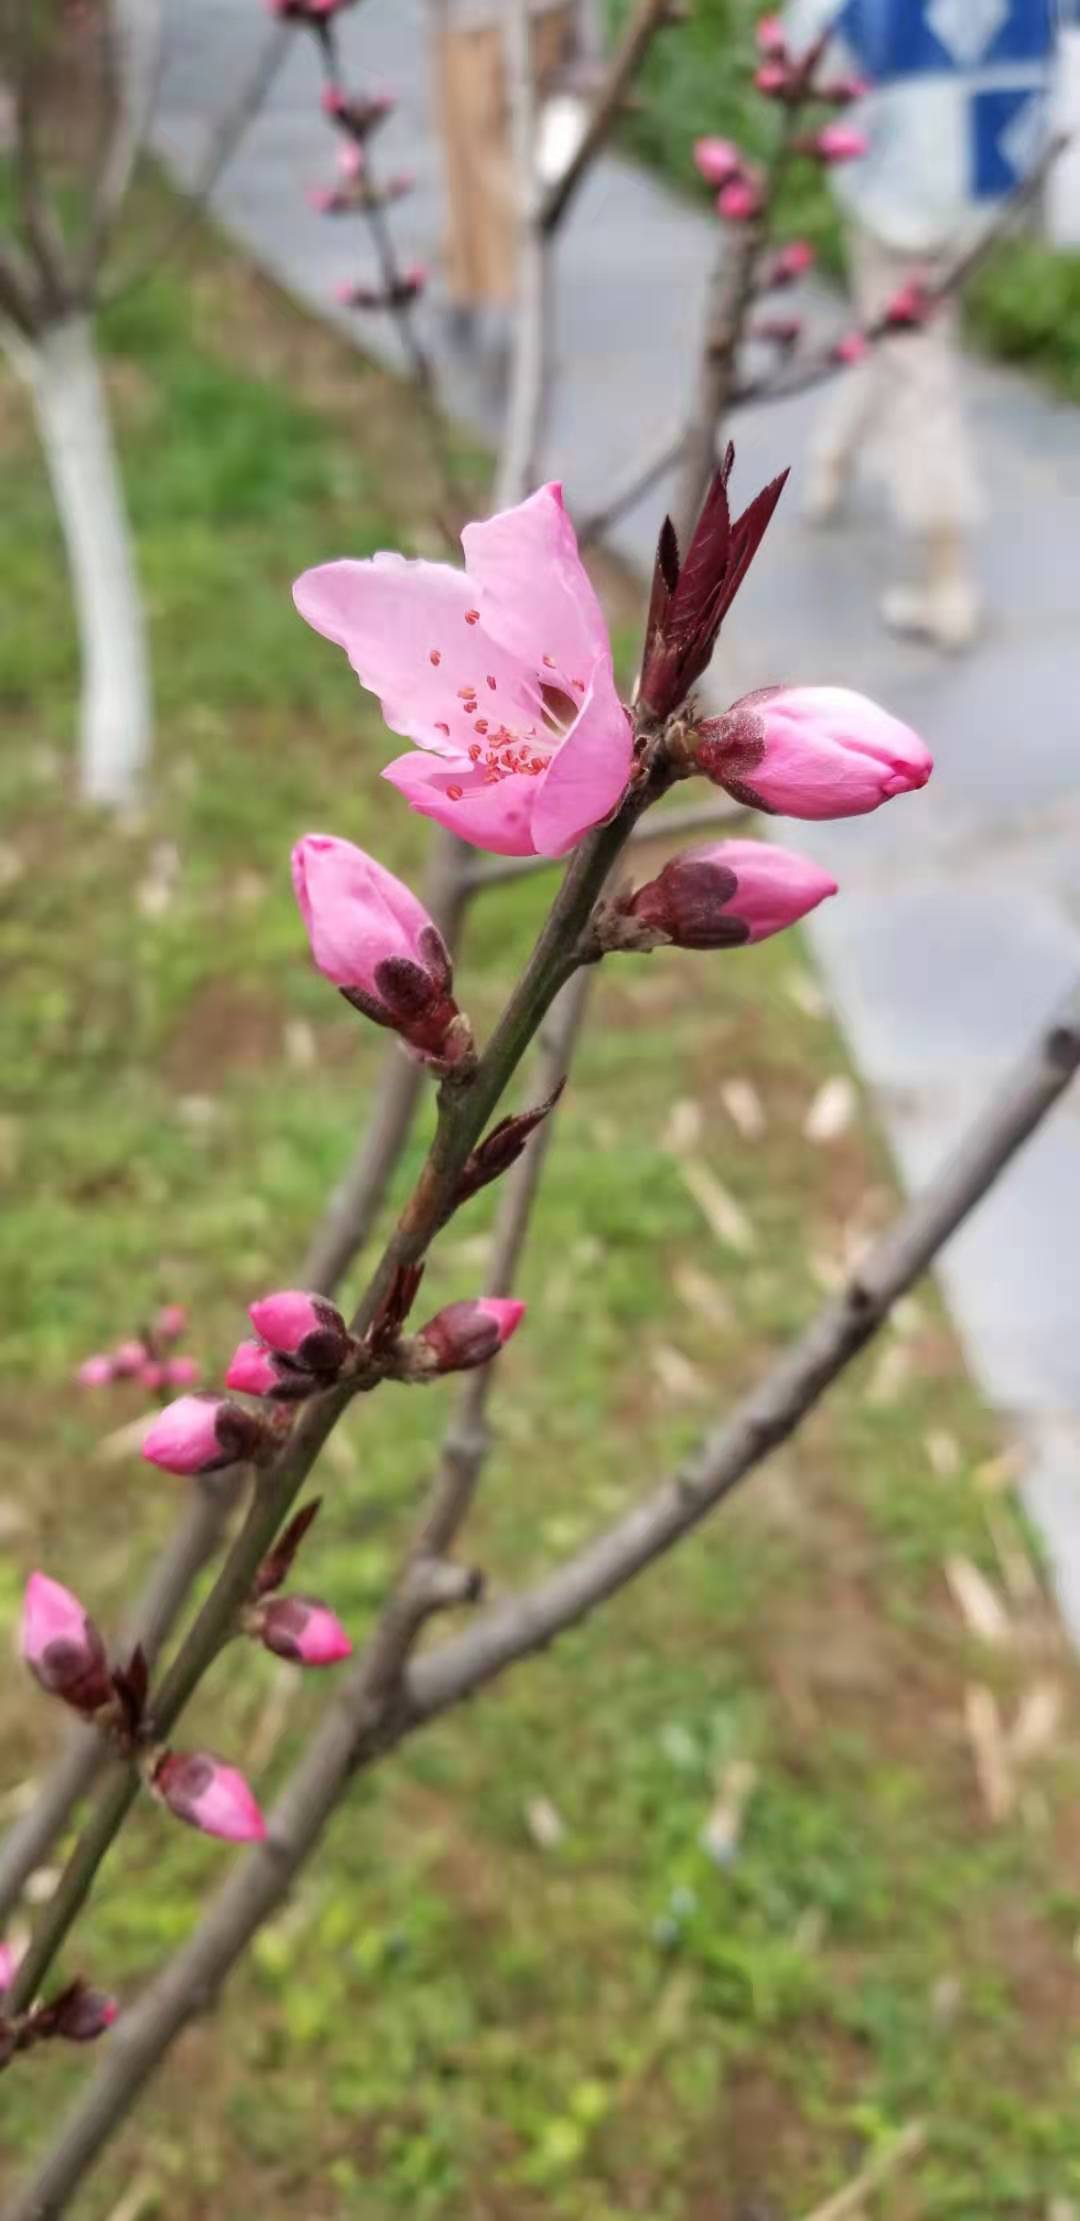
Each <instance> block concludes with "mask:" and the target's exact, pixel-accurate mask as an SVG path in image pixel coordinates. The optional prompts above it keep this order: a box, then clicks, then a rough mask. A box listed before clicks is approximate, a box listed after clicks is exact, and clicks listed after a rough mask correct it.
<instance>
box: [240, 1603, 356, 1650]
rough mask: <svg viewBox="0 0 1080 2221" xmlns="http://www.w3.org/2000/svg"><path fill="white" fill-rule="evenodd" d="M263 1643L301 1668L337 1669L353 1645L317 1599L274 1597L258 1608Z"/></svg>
mask: <svg viewBox="0 0 1080 2221" xmlns="http://www.w3.org/2000/svg"><path fill="white" fill-rule="evenodd" d="M256 1620H257V1626H258V1635H259V1641H260V1642H261V1643H263V1644H264V1645H265V1647H266V1649H267V1650H272V1651H273V1652H274V1654H275V1656H276V1657H278V1658H291V1659H293V1660H294V1661H295V1663H296V1664H297V1665H298V1666H336V1665H338V1664H339V1663H340V1661H341V1659H343V1658H348V1657H349V1656H350V1654H351V1651H352V1644H351V1642H350V1641H349V1637H348V1636H347V1634H346V1633H345V1629H344V1628H343V1626H342V1624H341V1621H340V1620H339V1619H337V1618H336V1617H335V1615H334V1613H333V1612H332V1611H331V1610H330V1607H329V1605H328V1604H320V1603H319V1601H318V1599H317V1598H315V1597H313V1596H272V1597H269V1598H268V1599H267V1601H266V1602H265V1603H264V1604H261V1605H260V1606H259V1607H258V1610H257V1614H256Z"/></svg>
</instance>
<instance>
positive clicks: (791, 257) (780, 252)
mask: <svg viewBox="0 0 1080 2221" xmlns="http://www.w3.org/2000/svg"><path fill="white" fill-rule="evenodd" d="M813 265H814V250H813V248H812V246H811V245H810V242H809V240H808V239H789V240H788V243H787V246H786V247H779V248H778V249H777V251H776V253H775V254H774V256H773V258H772V261H771V262H770V263H769V265H768V268H767V270H766V273H765V279H764V283H765V285H766V287H769V286H775V285H793V284H794V282H795V280H796V278H802V277H805V275H806V272H807V271H808V270H811V269H812V268H813Z"/></svg>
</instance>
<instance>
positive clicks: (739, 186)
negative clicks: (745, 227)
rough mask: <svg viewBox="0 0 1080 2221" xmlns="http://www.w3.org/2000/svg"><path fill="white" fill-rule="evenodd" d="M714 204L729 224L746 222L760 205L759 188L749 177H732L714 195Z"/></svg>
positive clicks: (756, 211)
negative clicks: (728, 183) (729, 181)
mask: <svg viewBox="0 0 1080 2221" xmlns="http://www.w3.org/2000/svg"><path fill="white" fill-rule="evenodd" d="M716 206H717V209H718V210H719V213H720V215H721V216H723V217H724V219H725V221H726V222H727V223H729V224H747V223H749V222H750V220H751V218H752V217H754V216H756V215H757V213H758V211H759V209H760V207H761V189H760V187H759V186H757V185H755V184H754V182H753V180H752V179H751V178H749V177H733V178H732V180H731V183H730V185H725V186H724V187H723V188H722V190H721V191H720V192H719V193H718V194H717V196H716Z"/></svg>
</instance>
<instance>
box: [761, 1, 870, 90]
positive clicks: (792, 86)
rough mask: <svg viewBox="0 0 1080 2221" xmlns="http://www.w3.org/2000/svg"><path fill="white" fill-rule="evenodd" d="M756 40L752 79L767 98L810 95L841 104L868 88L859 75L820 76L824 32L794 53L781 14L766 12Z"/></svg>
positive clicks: (825, 42)
mask: <svg viewBox="0 0 1080 2221" xmlns="http://www.w3.org/2000/svg"><path fill="white" fill-rule="evenodd" d="M757 44H758V53H759V55H760V57H761V59H760V61H759V63H758V66H757V69H756V71H755V73H754V83H755V85H756V86H757V89H758V91H759V92H760V93H764V94H765V95H766V98H767V99H770V100H785V101H789V102H791V103H792V104H794V103H796V102H799V101H803V100H806V99H808V98H810V97H813V99H814V100H820V101H825V102H827V103H828V104H829V106H830V107H836V108H843V107H846V106H847V105H848V104H849V103H850V102H851V101H853V100H861V99H862V97H863V94H864V93H865V92H866V90H867V87H866V84H865V83H864V81H863V79H862V78H861V77H854V76H850V75H841V76H838V77H831V78H827V79H826V78H822V77H819V75H818V71H819V68H820V65H821V60H822V56H823V55H824V52H825V49H826V46H827V45H828V34H827V33H826V35H825V36H824V37H822V38H819V39H817V40H815V42H814V44H813V45H812V46H811V47H808V48H807V50H806V52H805V53H803V54H798V55H796V54H793V53H792V51H791V47H790V45H789V43H788V37H787V32H786V31H785V28H784V25H783V22H782V20H781V18H780V17H779V16H778V15H766V16H763V17H762V19H761V21H760V23H759V24H758V27H757Z"/></svg>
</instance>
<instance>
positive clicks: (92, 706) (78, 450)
mask: <svg viewBox="0 0 1080 2221" xmlns="http://www.w3.org/2000/svg"><path fill="white" fill-rule="evenodd" d="M18 368H19V370H20V371H21V373H22V375H23V377H24V379H25V381H26V383H27V385H28V386H29V389H30V393H31V397H32V400H33V404H34V413H35V416H36V418H37V426H38V431H39V433H40V436H41V444H42V447H43V449H44V451H45V460H46V462H47V464H48V468H49V477H50V479H51V481H52V489H53V494H54V496H55V499H56V507H57V512H58V515H59V518H60V526H61V530H62V532H63V535H64V545H65V548H66V550H67V558H68V566H69V571H70V576H71V585H72V592H73V595H74V600H75V613H76V620H77V624H78V630H79V647H80V653H81V658H82V673H81V701H80V715H79V788H80V793H81V795H82V797H83V800H84V801H86V802H97V803H102V804H104V805H106V806H107V807H110V808H114V809H119V808H123V807H125V806H126V805H128V804H130V803H132V802H134V801H135V799H136V796H137V793H138V788H139V783H140V778H141V775H142V773H143V771H144V769H145V767H146V763H147V760H148V757H149V753H150V739H151V702H150V668H149V658H148V654H147V645H146V628H145V622H144V618H143V609H142V601H141V598H140V594H139V586H138V580H137V578H136V573H135V561H134V555H133V551H132V545H131V534H130V531H129V529H128V521H127V510H126V507H125V503H124V489H123V484H122V481H121V478H120V471H119V466H118V464H117V459H116V451H115V448H114V446H113V439H112V431H111V427H110V424H109V413H108V403H107V401H106V398H105V391H104V387H103V385H102V380H101V374H100V371H99V369H98V362H97V356H96V353H95V350H94V336H93V327H92V325H91V323H90V321H89V319H88V318H86V317H83V316H70V317H66V318H65V319H64V321H63V322H61V323H57V324H54V325H52V326H51V327H49V328H48V329H46V330H45V331H44V332H42V333H40V334H38V335H36V336H35V338H34V339H33V341H32V342H30V343H29V344H28V345H26V346H20V348H19V350H18Z"/></svg>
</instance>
